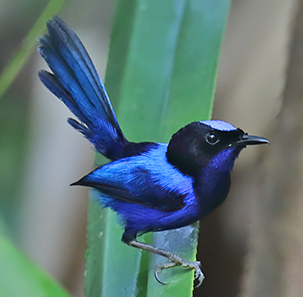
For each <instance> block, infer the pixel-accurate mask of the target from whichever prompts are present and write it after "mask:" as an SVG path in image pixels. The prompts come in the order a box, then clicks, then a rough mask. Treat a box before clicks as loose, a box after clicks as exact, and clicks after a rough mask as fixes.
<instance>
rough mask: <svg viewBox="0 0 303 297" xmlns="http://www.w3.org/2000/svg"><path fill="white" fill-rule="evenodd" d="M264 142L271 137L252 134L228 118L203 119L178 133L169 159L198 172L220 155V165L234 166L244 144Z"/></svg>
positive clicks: (185, 170) (186, 171) (183, 168)
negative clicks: (220, 119) (228, 120)
mask: <svg viewBox="0 0 303 297" xmlns="http://www.w3.org/2000/svg"><path fill="white" fill-rule="evenodd" d="M264 143H269V141H268V140H267V139H265V138H262V137H258V136H252V135H248V134H247V133H244V131H242V130H241V129H239V128H236V127H234V126H233V125H231V124H229V123H226V122H224V121H217V120H210V121H201V122H193V123H191V124H188V125H187V126H185V127H183V128H181V129H180V130H179V131H178V132H177V133H175V134H174V135H173V136H172V138H171V140H170V142H169V145H168V149H167V153H166V155H167V159H168V161H169V162H170V163H171V164H172V165H174V166H175V167H176V168H178V169H179V170H180V171H181V172H182V173H184V174H186V175H190V176H195V175H197V174H199V173H200V172H201V169H202V168H204V167H205V166H207V165H208V164H209V163H210V162H211V161H212V160H214V158H215V157H217V156H218V158H216V159H218V160H216V166H219V165H220V163H221V164H222V166H225V164H226V166H229V167H231V168H232V166H233V162H234V160H235V159H236V157H237V156H238V154H239V153H240V151H241V150H242V149H243V148H244V147H246V146H247V145H256V144H264ZM227 163H228V164H227ZM231 168H230V169H231Z"/></svg>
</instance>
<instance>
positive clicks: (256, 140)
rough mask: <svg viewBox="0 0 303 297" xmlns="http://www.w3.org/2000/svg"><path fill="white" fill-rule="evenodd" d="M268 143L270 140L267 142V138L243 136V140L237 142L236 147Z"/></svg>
mask: <svg viewBox="0 0 303 297" xmlns="http://www.w3.org/2000/svg"><path fill="white" fill-rule="evenodd" d="M266 143H269V140H267V139H266V138H263V137H259V136H253V135H248V134H243V135H242V136H241V138H240V139H239V140H237V141H236V143H235V145H240V146H246V145H256V144H266Z"/></svg>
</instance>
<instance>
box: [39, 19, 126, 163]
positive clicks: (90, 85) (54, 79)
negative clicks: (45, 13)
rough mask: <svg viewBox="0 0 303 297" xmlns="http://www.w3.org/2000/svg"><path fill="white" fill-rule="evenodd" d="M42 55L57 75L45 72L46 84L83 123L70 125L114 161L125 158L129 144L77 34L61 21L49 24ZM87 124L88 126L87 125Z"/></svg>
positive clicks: (71, 121)
mask: <svg viewBox="0 0 303 297" xmlns="http://www.w3.org/2000/svg"><path fill="white" fill-rule="evenodd" d="M47 28H48V35H44V36H42V37H41V38H40V39H39V41H40V44H41V45H40V47H39V48H38V52H39V53H40V54H41V56H42V57H43V58H44V59H45V61H46V62H47V64H48V65H49V67H50V69H51V70H52V72H53V73H49V72H47V71H41V72H40V73H39V77H40V79H41V81H42V82H43V83H44V85H45V86H46V87H47V88H48V89H49V90H50V91H51V92H52V93H53V94H54V95H56V96H57V97H58V98H60V99H61V100H62V101H63V102H64V104H65V105H66V106H67V107H68V108H69V109H70V111H71V112H72V113H73V114H74V115H75V116H76V117H77V118H78V119H79V120H80V122H81V123H79V122H77V121H76V120H74V119H69V123H70V124H71V125H72V126H73V127H74V128H75V129H77V130H79V131H80V132H81V133H82V134H84V136H85V137H86V138H88V139H89V140H90V141H91V142H92V143H93V144H94V145H95V147H96V149H97V150H98V151H99V152H100V153H101V154H103V155H105V156H106V157H108V158H110V159H112V160H113V159H117V158H121V157H123V154H122V153H121V152H122V151H123V148H124V146H125V145H126V144H127V143H128V142H127V140H126V139H125V137H124V135H123V133H122V131H121V129H120V127H119V124H118V122H117V119H116V116H115V113H114V111H113V109H112V106H111V103H110V100H109V97H108V95H107V92H106V90H105V87H104V84H103V82H102V80H101V78H100V76H99V75H98V73H97V71H96V69H95V67H94V65H93V63H92V61H91V59H90V57H89V55H88V53H87V51H86V50H85V48H84V46H83V44H82V43H81V41H80V39H79V38H78V37H77V35H76V34H75V33H74V32H73V31H72V30H71V29H70V28H69V27H68V26H67V25H66V24H65V23H64V22H63V21H62V20H61V19H60V18H59V17H54V18H53V19H52V20H51V21H49V22H48V23H47ZM83 123H84V124H83Z"/></svg>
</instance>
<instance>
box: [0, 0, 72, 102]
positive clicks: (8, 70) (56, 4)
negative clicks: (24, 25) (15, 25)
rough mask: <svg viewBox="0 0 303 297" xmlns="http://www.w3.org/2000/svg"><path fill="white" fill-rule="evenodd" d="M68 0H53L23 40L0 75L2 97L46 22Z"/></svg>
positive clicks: (35, 43) (34, 45) (0, 95)
mask: <svg viewBox="0 0 303 297" xmlns="http://www.w3.org/2000/svg"><path fill="white" fill-rule="evenodd" d="M65 1H66V0H51V1H49V3H48V5H47V6H46V8H45V10H44V11H43V13H42V14H41V16H40V17H39V18H38V20H37V21H36V23H35V24H34V26H33V27H32V29H31V30H30V32H29V33H28V34H27V36H26V37H25V38H24V40H23V41H22V44H21V46H20V49H19V50H18V51H17V52H16V53H15V54H14V55H13V57H12V59H11V60H10V61H9V62H8V64H7V66H6V67H5V68H4V70H3V71H2V73H1V75H0V99H1V97H2V96H3V95H4V93H5V92H6V91H7V89H8V88H9V87H10V85H11V83H12V82H13V81H14V79H15V78H16V76H17V75H18V73H19V72H20V70H21V69H22V67H23V66H24V64H25V63H26V61H27V59H28V58H29V56H30V54H31V53H32V51H33V49H34V48H35V47H36V46H37V43H38V38H39V37H40V36H41V35H42V33H43V32H44V31H45V23H46V22H47V21H48V20H50V19H51V18H52V17H53V16H54V15H56V14H57V13H58V12H59V11H60V9H61V8H62V6H63V4H64V3H65Z"/></svg>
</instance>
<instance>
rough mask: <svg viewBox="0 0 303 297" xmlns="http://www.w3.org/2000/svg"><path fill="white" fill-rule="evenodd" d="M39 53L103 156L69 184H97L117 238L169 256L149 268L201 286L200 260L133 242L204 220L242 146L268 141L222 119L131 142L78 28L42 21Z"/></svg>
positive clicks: (47, 81)
mask: <svg viewBox="0 0 303 297" xmlns="http://www.w3.org/2000/svg"><path fill="white" fill-rule="evenodd" d="M47 30H48V33H47V34H45V35H43V36H42V37H40V38H39V42H40V45H39V47H38V49H37V50H38V52H39V54H40V55H41V56H42V58H43V59H44V60H45V61H46V63H47V64H48V66H49V68H50V70H51V72H48V71H46V70H41V71H40V72H39V73H38V75H39V78H40V80H41V81H42V83H43V84H44V85H45V86H46V88H48V89H49V90H50V91H51V92H52V93H53V94H54V95H55V96H56V97H58V98H59V99H60V100H61V101H62V102H63V103H64V104H65V105H66V106H67V107H68V109H69V110H70V111H71V112H72V113H73V114H74V116H75V117H76V118H77V120H76V119H73V118H69V119H68V123H69V124H70V125H71V126H72V127H73V128H75V129H76V130H78V131H79V132H80V133H82V134H83V136H84V137H85V138H87V139H88V140H89V141H90V142H91V143H92V144H93V145H94V146H95V148H96V150H97V151H98V152H99V153H100V154H102V155H104V156H105V157H106V158H108V159H109V162H108V163H106V164H104V165H102V166H99V167H97V168H96V169H95V170H93V171H92V172H90V173H88V174H87V175H85V176H84V177H82V178H81V179H79V180H78V181H76V182H74V183H72V184H71V185H78V186H86V187H91V188H93V189H95V190H96V191H97V193H98V196H97V200H98V202H99V203H100V204H101V206H103V207H109V208H111V209H112V210H113V211H115V212H116V213H117V214H118V216H119V218H120V220H119V221H120V222H121V224H122V227H123V228H124V233H123V235H122V242H124V243H126V244H127V245H129V246H132V247H135V248H139V249H142V250H146V251H149V252H152V253H155V254H158V255H161V256H163V257H166V258H168V259H169V260H170V262H168V263H165V264H159V265H158V266H157V267H156V268H155V277H156V279H157V280H158V282H160V283H162V284H166V283H165V282H163V281H162V280H161V279H160V276H159V275H160V273H161V272H162V270H163V269H168V268H171V267H174V266H183V267H187V268H191V269H194V271H195V279H196V280H197V281H198V282H199V284H198V285H200V284H201V283H202V281H203V278H204V275H203V273H202V270H201V264H200V262H199V261H195V262H190V261H187V260H185V259H182V258H181V257H180V256H179V255H176V254H174V253H172V252H170V251H167V250H164V249H161V248H159V247H155V246H152V245H149V244H146V243H143V242H140V241H138V240H137V236H139V235H142V234H144V233H147V232H158V231H164V230H172V229H176V228H181V227H184V226H187V225H190V224H192V223H194V222H196V221H199V220H201V219H203V218H204V217H205V216H207V215H208V214H209V213H211V212H212V211H213V210H214V209H215V208H217V207H218V206H219V205H220V204H222V202H223V201H224V200H225V199H226V196H227V194H228V192H229V188H230V173H231V171H232V169H233V166H234V162H235V160H236V158H237V157H238V155H239V153H240V152H241V151H242V149H244V148H245V147H246V146H249V145H259V144H266V143H269V141H268V140H267V139H266V138H263V137H259V136H252V135H248V134H247V133H245V132H244V131H243V130H241V129H240V128H236V127H235V126H233V125H231V124H230V123H227V122H225V121H221V120H202V121H194V122H192V123H189V124H188V125H186V126H185V127H183V128H181V129H180V130H178V131H177V132H176V133H175V134H173V135H172V137H171V139H170V141H169V142H168V143H157V142H148V141H147V142H138V143H135V142H131V141H128V140H127V139H126V137H125V136H124V134H123V132H122V130H121V128H120V126H119V124H118V121H117V118H116V116H115V113H114V110H113V108H112V105H111V102H110V99H109V96H108V94H107V91H106V89H105V86H104V84H103V82H102V80H101V78H100V76H99V74H98V73H97V70H96V68H95V66H94V64H93V62H92V60H91V58H90V56H89V55H88V53H87V51H86V49H85V47H84V45H83V44H82V42H81V41H80V39H79V38H78V36H77V35H76V33H75V32H74V31H73V30H72V29H70V28H69V27H68V25H67V24H66V23H65V22H64V21H63V20H62V19H61V18H59V17H58V16H54V17H53V18H52V19H51V20H50V21H48V22H47Z"/></svg>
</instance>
